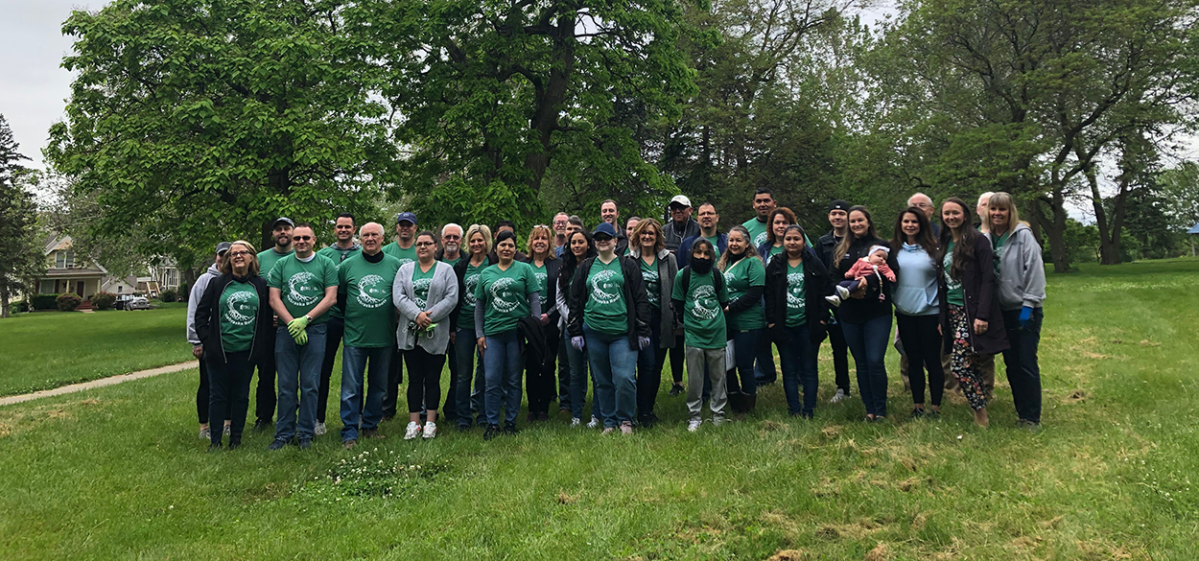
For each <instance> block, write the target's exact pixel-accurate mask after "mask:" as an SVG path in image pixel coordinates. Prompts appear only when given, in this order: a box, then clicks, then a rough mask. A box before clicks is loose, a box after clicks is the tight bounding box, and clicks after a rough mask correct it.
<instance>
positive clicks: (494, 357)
mask: <svg viewBox="0 0 1199 561" xmlns="http://www.w3.org/2000/svg"><path fill="white" fill-rule="evenodd" d="M519 339H520V337H519V336H518V334H517V331H516V330H515V329H511V330H508V331H505V332H503V333H498V334H496V335H487V336H486V344H487V350H485V351H483V377H484V381H485V382H486V387H487V389H486V390H485V391H484V393H483V412H484V414H485V415H486V417H487V424H488V425H499V424H500V407H502V406H506V407H507V411H505V412H504V422H505V423H506V424H510V425H512V424H516V416H517V415H519V414H520V398H521V392H520V373H521V371H520V365H521V364H522V363H523V362H524V359H523V358H522V357H521V356H520V341H519Z"/></svg>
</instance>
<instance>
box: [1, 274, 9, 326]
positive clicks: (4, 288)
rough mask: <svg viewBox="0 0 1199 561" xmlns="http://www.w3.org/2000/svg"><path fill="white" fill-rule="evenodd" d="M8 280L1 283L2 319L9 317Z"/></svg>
mask: <svg viewBox="0 0 1199 561" xmlns="http://www.w3.org/2000/svg"><path fill="white" fill-rule="evenodd" d="M8 297H9V294H8V281H4V282H3V283H0V319H3V318H7V317H8Z"/></svg>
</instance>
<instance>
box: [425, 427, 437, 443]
mask: <svg viewBox="0 0 1199 561" xmlns="http://www.w3.org/2000/svg"><path fill="white" fill-rule="evenodd" d="M424 436H425V440H429V439H433V438H437V423H425V435H424Z"/></svg>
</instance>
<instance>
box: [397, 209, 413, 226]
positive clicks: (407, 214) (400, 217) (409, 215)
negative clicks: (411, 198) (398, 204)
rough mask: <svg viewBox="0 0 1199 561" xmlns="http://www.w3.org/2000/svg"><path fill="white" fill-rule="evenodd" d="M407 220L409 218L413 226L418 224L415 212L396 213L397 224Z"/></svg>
mask: <svg viewBox="0 0 1199 561" xmlns="http://www.w3.org/2000/svg"><path fill="white" fill-rule="evenodd" d="M405 220H407V221H408V222H411V223H412V225H413V226H416V215H415V214H413V213H411V212H401V213H399V214H397V215H396V224H399V223H400V222H404V221H405Z"/></svg>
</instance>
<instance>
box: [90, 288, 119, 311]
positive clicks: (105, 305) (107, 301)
mask: <svg viewBox="0 0 1199 561" xmlns="http://www.w3.org/2000/svg"><path fill="white" fill-rule="evenodd" d="M116 301H117V295H116V294H110V293H108V292H97V293H95V294H93V295H92V307H93V308H95V309H97V310H110V309H112V303H113V302H116Z"/></svg>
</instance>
